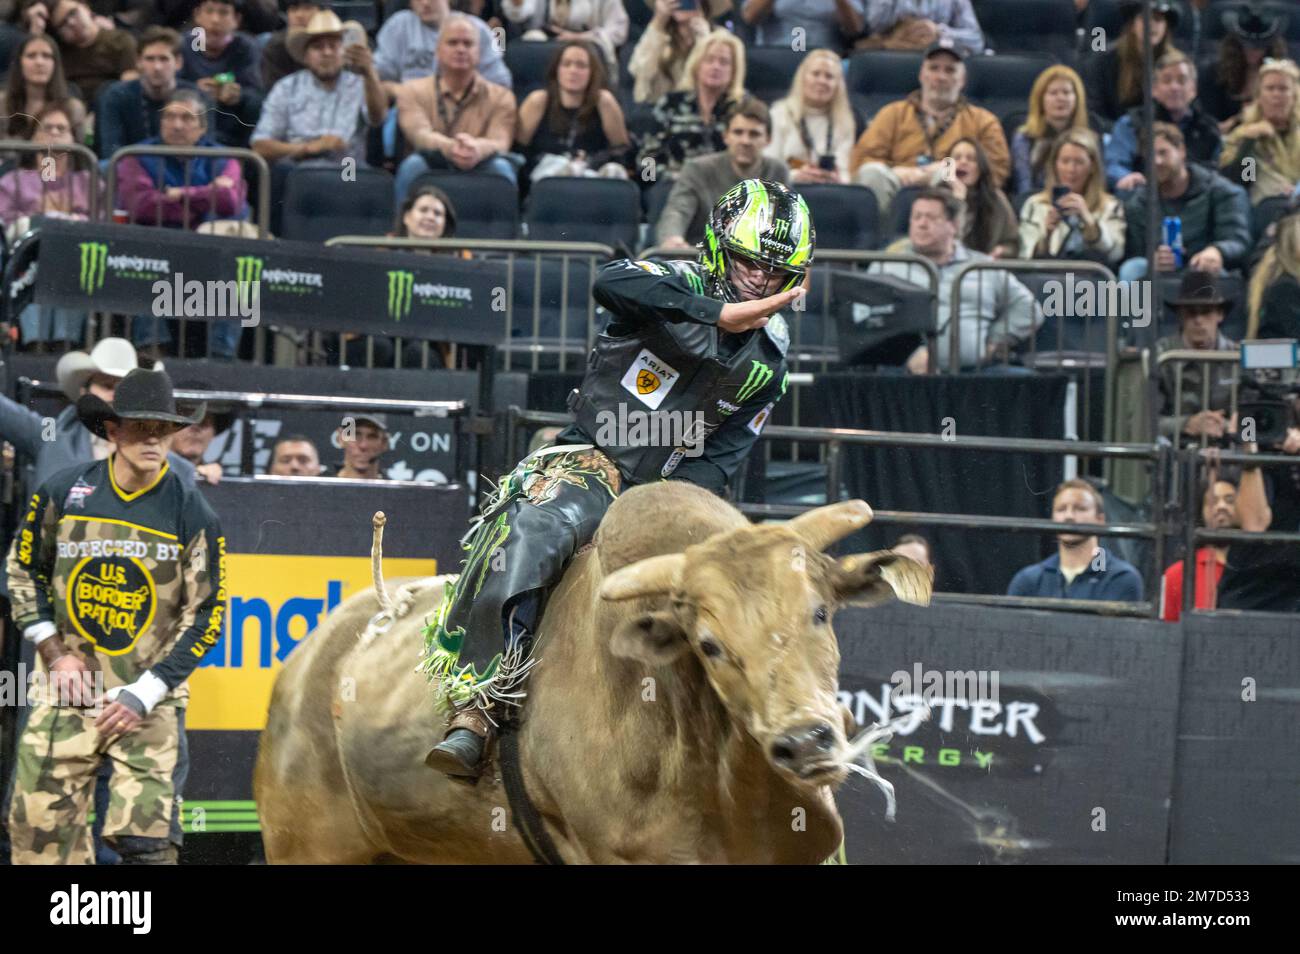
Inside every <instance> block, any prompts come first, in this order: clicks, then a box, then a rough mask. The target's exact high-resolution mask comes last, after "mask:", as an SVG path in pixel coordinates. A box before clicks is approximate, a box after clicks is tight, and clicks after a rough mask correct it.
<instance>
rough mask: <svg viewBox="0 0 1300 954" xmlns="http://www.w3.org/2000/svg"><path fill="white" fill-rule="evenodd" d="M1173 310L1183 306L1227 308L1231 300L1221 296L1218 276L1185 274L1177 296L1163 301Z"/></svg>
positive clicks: (1200, 273) (1221, 287) (1221, 290)
mask: <svg viewBox="0 0 1300 954" xmlns="http://www.w3.org/2000/svg"><path fill="white" fill-rule="evenodd" d="M1165 300H1166V301H1167V302H1168V304H1170V305H1172V306H1173V307H1174V308H1180V307H1183V306H1190V307H1202V308H1203V307H1206V306H1211V307H1213V306H1221V307H1223V308H1227V307H1228V306H1229V305H1231V304H1232V299H1231V298H1228V297H1227V296H1226V295H1224V294H1223V286H1222V284H1221V283H1220V281H1219V276H1218V275H1215V274H1212V273H1211V272H1185V273H1183V280H1182V282H1180V283H1179V285H1178V294H1176V295H1174V296H1172V297H1170V298H1167V299H1165Z"/></svg>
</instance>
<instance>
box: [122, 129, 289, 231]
mask: <svg viewBox="0 0 1300 954" xmlns="http://www.w3.org/2000/svg"><path fill="white" fill-rule="evenodd" d="M128 156H161V157H162V158H164V159H169V158H171V159H200V158H209V159H221V158H223V157H224V158H227V159H240V160H242V161H244V162H251V163H252V164H253V168H255V169H256V170H257V186H258V188H257V209H256V215H255V216H254V219H253V221H254V224H256V225H257V230H258V233H259V236H260V237H261V238H270V237H271V233H270V226H271V169H270V167H269V166H268V165H267V164H266V160H265V159H263V158H262V157H261V156H259V155H258V154H257V153H255V152H253V150H251V149H240V148H237V147H235V146H216V147H208V146H164V145H161V144H159V145H156V146H123V147H122V148H121V149H119V150H118V151H117V152H115V153H113V155H112V156H111V157H110V158H109V159H108V188H107V190H106V192H105V196H104V200H105V202H107V203H116V202H117V164H118V163H119V162H121V161H122V160H123V159H125V158H127V157H128ZM244 181H245V182H247V181H248V180H247V177H245V180H244ZM189 184H190V164H189V163H188V162H187V163H185V181H184V183H183V184H182V188H188V187H189ZM113 207H114V206H113V205H108V206H107V208H108V209H112V208H113ZM181 208H182V209H183V210H184V212H183V214H184V216H185V220H186V221H189V217H190V199H189V195H188V194H187V195H186V196H185V197H184V199H183V201H182V204H181ZM141 224H145V223H141ZM154 224H155V225H159V226H161V225H162V206H161V204H159V206H158V218H157V221H156V222H155V223H154Z"/></svg>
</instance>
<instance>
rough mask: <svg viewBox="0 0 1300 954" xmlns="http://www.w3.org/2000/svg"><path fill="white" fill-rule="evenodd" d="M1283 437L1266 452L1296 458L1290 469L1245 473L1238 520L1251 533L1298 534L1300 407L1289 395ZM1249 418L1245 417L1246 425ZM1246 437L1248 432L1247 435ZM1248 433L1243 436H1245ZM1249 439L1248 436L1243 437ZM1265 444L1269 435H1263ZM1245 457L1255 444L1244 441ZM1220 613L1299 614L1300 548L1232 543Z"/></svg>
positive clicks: (1251, 469) (1249, 468)
mask: <svg viewBox="0 0 1300 954" xmlns="http://www.w3.org/2000/svg"><path fill="white" fill-rule="evenodd" d="M1287 404H1288V408H1287V410H1288V415H1289V421H1288V426H1287V428H1286V431H1285V434H1284V435H1282V436H1281V439H1280V440H1278V441H1275V442H1269V441H1267V439H1266V440H1265V441H1262V442H1261V443H1265V448H1266V450H1267V452H1269V453H1274V454H1291V455H1297V462H1296V464H1295V465H1292V466H1277V467H1267V468H1265V467H1260V466H1251V465H1246V466H1244V467H1243V468H1242V472H1241V482H1240V483H1239V485H1238V487H1237V519H1238V522H1239V524H1240V526H1241V529H1242V530H1246V531H1249V532H1251V533H1264V532H1265V531H1269V530H1272V531H1275V532H1278V533H1295V532H1296V531H1297V530H1300V426H1297V425H1298V424H1300V414H1298V413H1297V412H1298V411H1300V401H1297V400H1296V398H1295V396H1294V395H1288V398H1287ZM1246 420H1247V418H1246V416H1245V415H1243V423H1244V422H1246ZM1243 431H1244V429H1243ZM1244 432H1245V431H1244ZM1245 433H1247V434H1248V436H1249V432H1245ZM1260 437H1263V438H1267V435H1260ZM1242 448H1243V451H1244V452H1245V453H1247V454H1255V453H1259V450H1258V445H1257V443H1256V442H1255V441H1249V442H1248V441H1244V440H1243V441H1242ZM1218 606H1219V608H1220V609H1236V610H1261V611H1268V612H1280V613H1295V612H1300V547H1297V546H1296V545H1295V544H1291V543H1234V544H1233V545H1232V547H1231V548H1230V549H1229V550H1228V559H1227V563H1226V565H1225V566H1224V570H1223V577H1222V579H1221V580H1220V581H1219V599H1218Z"/></svg>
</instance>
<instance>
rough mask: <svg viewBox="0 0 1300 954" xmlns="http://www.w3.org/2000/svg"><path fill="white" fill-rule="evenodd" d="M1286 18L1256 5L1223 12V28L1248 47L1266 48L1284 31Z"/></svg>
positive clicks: (1246, 5)
mask: <svg viewBox="0 0 1300 954" xmlns="http://www.w3.org/2000/svg"><path fill="white" fill-rule="evenodd" d="M1286 25H1287V16H1286V14H1285V13H1281V12H1279V11H1278V10H1276V9H1273V8H1269V7H1265V6H1263V5H1262V4H1258V3H1248V4H1245V5H1244V6H1241V7H1232V8H1229V9H1227V10H1224V11H1223V28H1224V29H1225V30H1227V31H1228V32H1229V33H1231V34H1233V35H1234V36H1236V37H1237V38H1238V39H1239V40H1241V41H1242V42H1243V43H1245V44H1247V45H1249V46H1267V45H1269V44H1270V43H1272V42H1273V39H1274V38H1275V37H1277V36H1278V35H1279V34H1280V33H1281V32H1282V31H1283V30H1285V29H1286Z"/></svg>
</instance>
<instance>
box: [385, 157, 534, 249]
mask: <svg viewBox="0 0 1300 954" xmlns="http://www.w3.org/2000/svg"><path fill="white" fill-rule="evenodd" d="M422 185H435V186H437V187H438V188H439V189H441V190H442V191H443V192H446V193H447V195H448V197H449V198H450V199H451V203H452V205H454V206H455V207H456V235H457V237H458V238H480V239H514V238H517V237H518V235H519V192H518V190H517V189H516V188H515V187H514V186H513V185H511V184H510V183H509V182H508V181H506V180H505V179H503V178H501V176H493V175H487V174H484V173H478V172H426V173H424V174H423V175H421V176H419V178H417V179H416V180H415V181H414V182H413V183H411V188H412V189H416V188H419V187H420V186H422Z"/></svg>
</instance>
